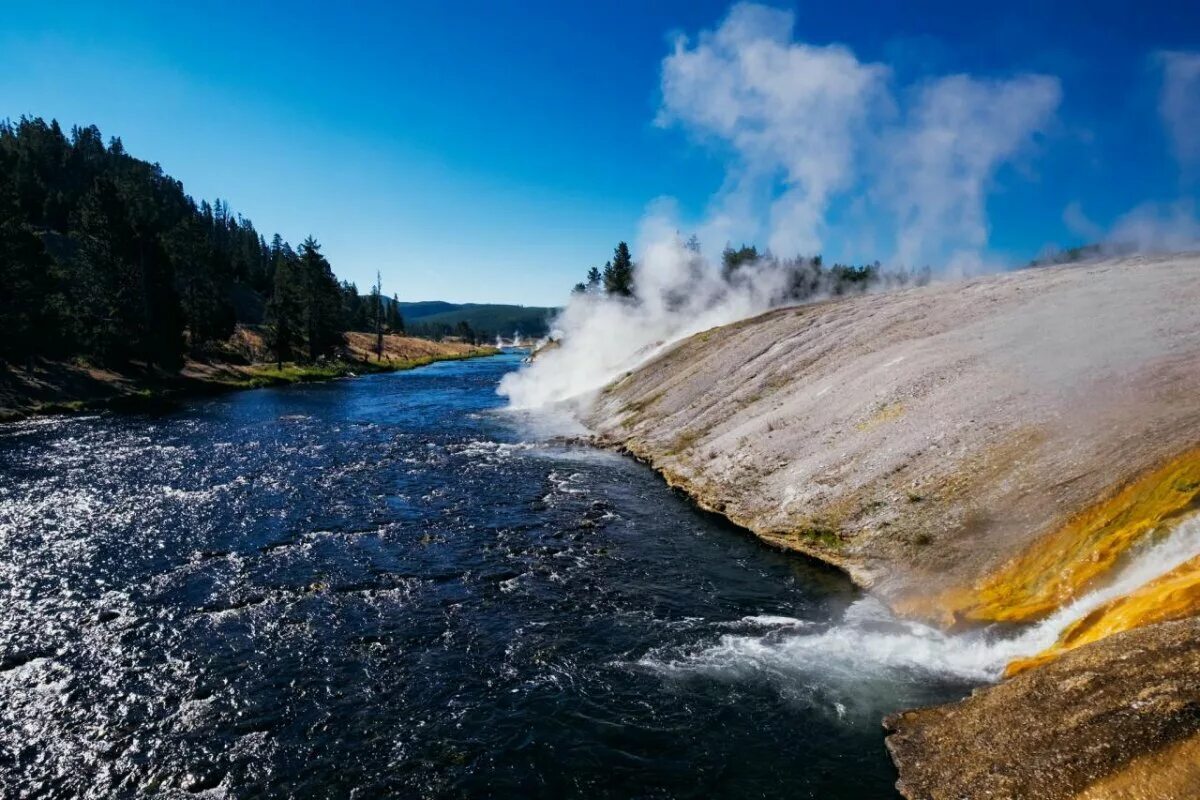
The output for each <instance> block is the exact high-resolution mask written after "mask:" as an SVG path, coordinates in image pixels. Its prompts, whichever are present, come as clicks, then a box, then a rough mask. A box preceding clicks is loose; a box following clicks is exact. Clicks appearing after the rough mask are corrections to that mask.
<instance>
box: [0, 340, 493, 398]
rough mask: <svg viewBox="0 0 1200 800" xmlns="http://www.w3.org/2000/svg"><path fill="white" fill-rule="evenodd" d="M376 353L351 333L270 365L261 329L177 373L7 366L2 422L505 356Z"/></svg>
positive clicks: (408, 345) (407, 343)
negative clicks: (323, 353) (319, 356)
mask: <svg viewBox="0 0 1200 800" xmlns="http://www.w3.org/2000/svg"><path fill="white" fill-rule="evenodd" d="M374 348H375V337H374V335H372V334H368V333H357V332H351V333H347V334H346V336H345V346H344V347H343V348H342V349H341V350H340V352H339V353H338V354H337V355H336V357H335V358H332V359H329V360H326V361H321V362H317V363H304V362H285V363H283V364H277V363H275V362H272V361H269V360H266V353H265V348H264V347H263V343H262V337H261V335H260V334H259V333H258V332H257V331H255V330H254V329H252V328H246V327H239V328H238V330H237V332H236V333H235V334H234V337H233V338H232V339H231V340H230V342H229V343H227V345H226V346H224V347H222V348H220V349H218V350H216V351H214V352H213V353H211V354H209V355H207V356H205V357H195V358H189V359H187V360H186V361H185V362H184V364H183V366H182V367H181V368H180V369H179V370H178V371H169V370H164V369H161V368H158V367H154V366H147V365H137V364H133V365H128V366H125V367H122V368H121V369H119V370H116V369H108V368H104V367H98V366H93V365H89V364H85V363H72V362H61V361H47V360H42V359H39V360H36V361H35V362H34V363H33V364H32V365H23V366H16V365H8V366H6V367H0V421H11V420H16V419H22V418H25V417H30V416H39V415H45V414H69V413H77V412H80V411H89V410H97V409H114V410H121V409H137V408H147V407H153V406H156V405H160V404H164V403H172V402H175V401H177V400H181V399H184V398H187V397H195V396H202V395H206V394H216V393H221V392H228V391H237V390H242V389H257V388H262V387H265V386H284V385H289V384H294V383H308V382H312V381H324V380H334V379H337V378H344V377H352V376H357V375H364V374H371V373H379V372H396V371H400V370H407V369H414V368H416V367H421V366H425V365H427V364H432V363H435V362H438V361H452V360H459V359H464V358H476V357H479V356H488V355H495V354H496V353H497V352H499V351H498V350H496V348H494V347H481V346H476V345H471V344H466V343H463V342H454V341H446V342H435V341H432V340H429V339H418V338H414V337H408V336H395V335H391V334H388V335H385V336H384V348H383V353H382V356H381V357H379V356H377V355H376V353H375V350H374Z"/></svg>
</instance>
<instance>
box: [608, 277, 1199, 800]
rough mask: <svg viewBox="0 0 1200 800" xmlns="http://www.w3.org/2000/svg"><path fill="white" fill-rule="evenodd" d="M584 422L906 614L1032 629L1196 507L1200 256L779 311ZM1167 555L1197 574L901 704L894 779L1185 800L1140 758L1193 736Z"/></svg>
mask: <svg viewBox="0 0 1200 800" xmlns="http://www.w3.org/2000/svg"><path fill="white" fill-rule="evenodd" d="M584 417H585V422H586V423H587V424H588V425H589V426H590V427H591V428H592V430H593V431H594V432H595V433H596V435H597V439H598V440H599V441H600V442H602V443H605V444H608V445H610V446H615V447H620V448H623V449H625V450H626V451H628V452H629V453H631V454H633V455H635V456H636V457H638V458H640V459H641V460H643V461H646V462H647V463H649V464H650V465H651V466H652V467H654V468H655V469H656V470H657V471H659V472H660V473H661V474H662V475H663V476H664V478H665V479H666V480H667V481H668V482H669V483H671V484H672V485H673V486H676V487H678V488H680V489H681V490H683V491H684V492H686V493H687V494H688V495H690V496H691V497H692V498H694V499H695V500H696V502H697V503H698V504H699V505H701V506H702V507H704V508H706V509H709V510H712V511H716V512H718V513H721V514H723V515H725V516H726V517H728V518H729V519H730V520H731V521H733V522H735V523H737V524H738V525H741V526H742V527H745V528H747V529H748V530H750V531H751V532H753V533H754V534H756V535H757V536H759V537H760V538H762V539H763V540H765V541H767V542H769V543H772V544H774V545H777V546H780V547H783V548H786V549H791V550H797V551H800V552H803V553H806V554H808V555H810V556H813V557H816V558H819V559H821V560H823V561H826V562H829V563H831V564H834V565H836V566H838V567H840V568H842V569H843V570H845V571H846V572H847V573H849V574H850V576H851V577H852V578H853V579H854V580H855V582H856V583H858V584H859V585H860V586H863V587H864V588H867V589H869V590H871V591H873V592H875V593H876V594H878V595H879V596H880V597H881V598H883V599H884V600H885V601H887V602H888V603H889V604H890V605H891V606H892V608H893V609H895V610H896V611H897V612H898V613H900V614H904V615H908V616H915V617H918V618H921V619H924V620H928V621H931V622H934V623H936V624H939V625H941V626H943V627H947V628H955V627H960V628H965V627H973V626H979V625H986V624H993V623H1003V624H1020V625H1026V624H1032V623H1034V622H1036V621H1038V620H1042V619H1045V618H1046V617H1047V616H1048V615H1050V614H1052V613H1054V612H1056V611H1057V610H1059V609H1062V608H1064V607H1066V606H1068V605H1070V604H1071V603H1074V602H1077V601H1080V600H1081V599H1082V600H1085V601H1086V600H1089V599H1092V598H1096V597H1098V596H1099V595H1098V593H1099V592H1100V591H1101V590H1102V589H1103V588H1104V587H1105V586H1106V585H1108V584H1109V583H1111V582H1112V581H1113V580H1114V576H1118V577H1119V576H1120V575H1121V574H1122V573H1121V570H1122V569H1124V568H1127V566H1128V565H1129V563H1130V562H1131V560H1133V559H1134V558H1135V557H1136V556H1137V555H1138V554H1139V553H1141V552H1143V551H1144V550H1145V548H1146V547H1148V546H1149V544H1151V543H1153V542H1156V541H1159V540H1163V539H1166V538H1167V537H1169V536H1171V535H1172V532H1173V531H1174V530H1175V529H1176V527H1177V526H1178V525H1179V523H1180V521H1181V520H1183V519H1186V518H1188V517H1189V515H1191V514H1192V513H1194V512H1195V511H1196V510H1197V509H1198V508H1200V456H1198V455H1197V453H1200V450H1198V449H1197V448H1200V257H1197V256H1195V255H1182V256H1170V257H1154V258H1149V257H1134V258H1127V259H1122V260H1114V261H1108V262H1099V263H1092V264H1086V265H1081V266H1074V267H1069V268H1049V269H1035V270H1026V271H1021V272H1016V273H1009V274H1005V275H1000V276H991V277H986V278H979V279H974V280H970V281H964V282H960V283H955V284H941V285H935V286H930V287H925V288H921V289H910V290H904V291H899V292H892V293H888V294H881V295H874V296H866V297H858V298H851V299H844V300H837V301H830V302H825V303H819V304H815V305H812V306H805V307H797V308H790V309H781V310H778V311H773V312H770V313H768V314H765V315H762V316H760V317H756V318H753V319H749V320H745V321H742V322H739V323H735V324H733V325H729V326H726V327H723V328H718V329H714V330H711V331H706V332H704V333H700V334H697V335H695V336H693V337H691V338H689V339H687V340H684V341H683V342H680V343H677V344H676V345H674V346H672V347H670V348H667V349H666V350H665V351H664V352H662V353H660V354H659V355H657V356H656V357H655V358H653V359H651V360H650V361H648V362H647V363H645V364H643V365H642V366H640V367H639V368H637V369H635V370H633V371H632V372H630V373H627V374H626V375H624V376H622V377H620V378H619V379H618V380H616V381H615V382H613V383H612V384H610V385H609V386H608V387H606V388H605V389H604V390H603V391H602V392H600V393H599V395H598V396H597V397H596V398H595V399H594V402H592V403H591V405H590V407H589V408H588V410H587V411H586V412H585V414H584ZM1169 566H1170V567H1172V568H1176V569H1177V570H1182V574H1172V575H1171V576H1170V579H1169V580H1167V579H1165V578H1162V577H1161V576H1158V575H1152V576H1150V577H1151V578H1153V579H1157V581H1158V582H1157V583H1156V582H1155V580H1148V581H1147V582H1146V584H1145V585H1144V586H1142V585H1139V586H1137V587H1134V588H1135V589H1136V591H1134V592H1132V593H1131V594H1130V595H1128V596H1125V597H1117V598H1113V599H1111V600H1109V601H1108V602H1106V603H1104V604H1101V603H1099V602H1098V601H1097V602H1096V603H1095V604H1094V605H1096V606H1097V609H1096V610H1095V611H1093V612H1092V614H1091V615H1090V617H1089V618H1088V619H1084V620H1080V621H1078V622H1077V623H1076V626H1074V627H1076V628H1077V627H1078V626H1079V625H1082V626H1084V628H1089V626H1090V631H1089V632H1088V634H1087V636H1086V637H1085V639H1084V641H1085V643H1083V644H1082V645H1081V646H1078V647H1077V648H1076V649H1071V648H1067V647H1062V648H1059V649H1056V650H1054V651H1053V652H1048V653H1047V654H1046V655H1045V656H1044V657H1042V658H1041V659H1039V660H1037V661H1035V662H1031V663H1030V664H1027V665H1026V667H1027V668H1024V671H1022V672H1021V674H1018V675H1016V677H1013V678H1011V679H1009V680H1006V681H1004V682H1002V683H999V684H997V685H995V686H992V687H989V688H984V689H981V690H979V691H978V692H977V693H976V694H975V695H973V696H972V697H971V698H969V699H968V700H965V701H963V702H961V703H957V704H952V705H950V706H946V707H943V708H941V709H932V710H925V711H920V712H905V713H904V714H899V715H896V716H894V717H892V718H889V721H888V726H889V730H890V731H891V737H890V739H889V748H890V750H891V752H892V753H893V756H894V759H895V761H896V763H897V766H898V768H899V770H900V775H901V781H900V784H899V788H900V789H901V791H902V792H903V793H905V795H906V796H908V797H911V798H916V797H1008V796H1013V797H1021V796H1036V797H1076V796H1078V797H1093V796H1095V797H1100V796H1127V795H1123V794H1120V793H1119V792H1120V791H1135V792H1136V791H1140V792H1142V795H1139V796H1154V797H1174V796H1181V795H1178V794H1173V793H1172V792H1175V791H1176V790H1175V789H1174V788H1172V787H1174V786H1175V783H1172V781H1175V782H1176V783H1178V782H1180V781H1182V782H1183V784H1180V785H1184V784H1187V783H1188V782H1194V781H1195V780H1196V776H1195V775H1194V774H1192V773H1190V772H1188V771H1187V770H1182V771H1181V769H1176V768H1174V767H1172V768H1171V769H1166V768H1162V767H1161V765H1160V766H1159V767H1156V768H1150V767H1149V766H1147V765H1153V764H1158V763H1159V762H1160V761H1164V762H1170V763H1171V764H1174V763H1175V762H1178V761H1179V758H1172V757H1171V754H1172V753H1176V754H1179V753H1183V752H1184V751H1185V750H1187V749H1188V748H1190V747H1195V746H1196V745H1195V741H1196V737H1198V736H1200V683H1198V682H1197V674H1198V673H1200V669H1198V668H1200V664H1198V663H1197V655H1196V654H1197V652H1200V647H1196V638H1195V633H1196V632H1197V630H1198V629H1197V628H1196V625H1197V623H1196V621H1195V619H1194V618H1192V615H1194V614H1195V613H1196V611H1197V610H1198V609H1200V591H1196V590H1195V588H1196V586H1198V585H1200V581H1197V580H1196V577H1197V576H1200V559H1193V560H1192V561H1185V562H1184V563H1181V564H1180V565H1178V566H1177V567H1176V565H1174V564H1172V565H1169ZM1163 571H1164V572H1167V571H1169V570H1168V569H1167V568H1166V567H1164V570H1163ZM1139 592H1140V593H1141V594H1140V595H1139ZM1131 598H1133V599H1136V600H1137V601H1138V602H1133V600H1132V599H1131ZM1085 605H1086V604H1085ZM1164 608H1167V609H1169V611H1168V612H1166V613H1164V612H1163V609H1164ZM1150 609H1153V612H1151V611H1150ZM1096 615H1099V617H1098V618H1091V617H1096ZM1086 642H1090V643H1086ZM1029 655H1030V656H1033V655H1036V654H1032V653H1031V654H1029ZM1042 662H1045V663H1042ZM1089 686H1091V687H1093V689H1094V691H1091V690H1087V687H1089ZM1089 691H1091V693H1089ZM988 731H990V732H992V733H991V734H987V732H988ZM951 738H955V739H956V740H955V744H954V746H953V747H950V746H949V744H948V742H949V740H950V739H951ZM1189 752H1190V751H1189ZM1156 759H1158V760H1157V761H1156ZM1185 760H1186V759H1185ZM1189 763H1190V762H1189ZM1106 787H1107V788H1106ZM1122 787H1124V788H1122ZM1129 787H1133V789H1129ZM1089 792H1090V794H1089ZM1097 792H1101V793H1100V794H1097ZM1103 792H1109V794H1103ZM1114 792H1115V794H1114ZM1129 796H1133V795H1129Z"/></svg>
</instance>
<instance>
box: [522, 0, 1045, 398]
mask: <svg viewBox="0 0 1200 800" xmlns="http://www.w3.org/2000/svg"><path fill="white" fill-rule="evenodd" d="M794 22H795V18H794V16H793V14H792V13H791V12H788V11H782V10H779V9H773V8H768V7H765V6H761V5H755V4H750V3H743V4H739V5H736V6H734V7H733V8H732V9H731V11H730V13H729V15H728V16H727V17H726V18H725V19H724V20H723V21H722V22H721V24H720V25H719V26H717V27H716V28H715V29H714V30H711V31H705V32H702V33H700V35H699V36H698V37H696V39H695V40H694V41H692V40H690V39H688V38H687V37H684V36H681V37H679V38H678V39H677V40H676V41H675V43H674V47H673V49H672V51H671V53H670V54H669V55H668V56H667V57H666V58H665V59H664V60H663V65H662V107H661V109H660V111H659V114H658V119H657V122H658V124H659V125H662V126H670V125H678V126H680V127H682V128H683V129H685V130H686V131H688V132H689V133H691V134H692V135H693V136H695V137H696V138H697V139H698V140H699V141H702V142H708V143H712V144H714V145H715V146H717V147H718V148H721V149H728V150H730V151H732V157H731V158H730V159H729V164H728V168H727V171H726V176H725V181H724V185H723V186H722V187H721V189H720V190H719V191H718V192H717V194H716V195H715V197H714V198H713V201H712V203H711V205H710V208H709V212H708V214H707V217H706V218H705V219H703V220H699V221H697V222H695V223H694V224H687V225H683V224H681V223H680V221H679V220H678V219H677V218H676V217H677V215H676V214H675V213H674V210H673V206H672V205H671V204H670V202H669V201H659V202H657V203H656V204H655V205H654V206H653V207H652V209H651V212H650V213H649V214H648V216H647V218H646V219H645V220H644V221H643V224H642V230H641V233H640V236H639V239H638V241H637V242H636V243H635V244H636V246H635V249H634V252H635V256H636V257H637V262H638V263H637V270H636V275H635V287H634V295H635V296H634V298H632V299H626V298H612V297H604V296H597V295H573V296H572V298H571V300H570V302H569V303H568V304H567V306H566V308H565V309H564V310H563V312H562V313H561V314H560V315H559V317H558V318H557V319H556V320H555V324H554V328H555V332H554V335H555V338H556V339H557V340H558V341H559V342H560V346H559V347H557V348H556V349H553V350H548V351H545V352H543V353H542V354H541V355H540V356H539V357H538V358H537V359H536V360H535V361H534V362H533V363H532V364H531V365H529V366H528V367H527V368H526V369H523V370H521V371H519V372H517V373H513V374H510V375H508V376H507V377H506V378H505V379H504V380H503V382H502V383H501V385H500V393H501V394H503V395H506V396H507V397H508V398H509V400H510V402H511V405H512V406H514V407H518V408H530V407H536V406H540V405H544V404H547V403H553V402H559V401H563V400H567V399H569V398H573V397H577V396H580V395H582V394H586V393H588V392H590V391H593V390H595V389H598V388H600V387H601V386H603V385H604V384H605V383H607V382H608V381H610V380H612V379H613V378H615V377H616V376H617V375H619V374H620V373H621V372H622V371H624V370H627V369H630V368H632V367H634V366H636V365H637V364H638V363H641V362H642V361H644V360H646V359H648V358H650V357H651V356H653V355H654V354H655V353H656V352H659V351H660V350H661V348H663V347H665V346H666V345H668V344H670V343H671V342H674V341H677V340H679V339H680V338H682V337H684V336H687V335H690V334H692V333H695V332H697V331H700V330H704V329H707V328H710V327H713V326H716V325H722V324H725V323H728V322H732V321H734V320H737V319H741V318H744V317H746V316H750V315H752V314H754V313H757V312H761V311H764V310H766V309H768V308H770V307H771V306H772V305H773V304H776V303H778V302H780V300H781V299H782V298H783V297H784V296H785V293H784V292H783V288H784V287H783V284H784V283H785V282H786V280H787V278H786V276H785V275H783V274H781V273H780V271H779V270H773V269H771V268H770V265H769V264H765V263H764V264H756V265H751V266H749V267H748V268H745V269H743V270H741V271H740V272H739V274H738V278H737V280H735V281H727V280H725V279H724V278H723V277H722V276H721V274H720V270H719V269H718V267H717V265H715V264H713V263H711V262H709V261H708V260H706V259H705V258H703V257H701V256H699V255H698V254H697V253H695V252H693V251H691V250H689V249H688V248H686V247H685V246H684V245H683V243H682V241H681V239H680V236H679V234H678V231H680V230H695V231H697V233H698V234H699V238H700V240H701V241H702V242H703V243H704V247H705V251H706V252H709V253H711V252H716V251H719V250H720V249H721V247H722V246H724V245H725V244H726V243H728V242H740V241H758V242H765V243H766V244H767V245H768V246H769V248H770V249H771V250H772V251H773V252H774V253H775V254H777V255H779V256H785V257H786V256H795V255H802V256H812V255H815V254H817V253H820V252H821V251H822V250H823V249H825V248H826V247H827V246H828V245H829V243H830V242H831V241H833V240H837V241H841V242H842V243H843V244H846V243H850V244H851V245H852V243H853V240H855V239H858V240H861V239H862V238H864V237H866V236H867V234H866V233H865V231H866V230H867V229H869V228H873V227H875V226H878V227H879V228H880V230H871V231H870V238H871V239H872V240H873V241H874V242H875V243H876V244H877V245H879V244H881V243H883V242H887V241H889V240H890V241H892V242H893V247H892V250H893V253H894V256H893V258H892V263H893V264H895V265H896V266H898V267H921V266H925V265H939V266H943V267H945V266H949V267H950V268H951V269H953V270H954V271H956V272H966V271H978V270H979V269H980V268H981V267H982V265H983V260H984V254H985V249H986V246H987V239H988V226H987V219H986V209H985V201H986V197H987V194H988V191H989V188H990V186H991V184H992V182H993V180H994V178H995V174H996V172H997V171H998V169H999V168H1000V167H1001V166H1002V165H1003V164H1005V163H1006V162H1008V161H1010V160H1012V159H1015V158H1017V157H1019V156H1020V155H1021V154H1023V153H1024V152H1026V151H1027V150H1029V149H1031V147H1032V146H1033V145H1034V144H1035V142H1036V137H1037V135H1038V134H1039V132H1041V131H1043V130H1044V129H1045V128H1046V127H1047V126H1048V125H1050V123H1051V122H1052V120H1053V117H1054V114H1055V111H1056V109H1057V106H1058V103H1059V99H1060V94H1061V92H1060V89H1059V82H1058V80H1057V79H1056V78H1053V77H1049V76H1044V75H1021V76H1016V77H1013V78H1010V79H986V80H984V79H977V78H973V77H971V76H968V75H951V76H946V77H942V78H939V79H936V80H931V81H929V82H927V83H923V84H921V85H918V86H910V87H904V90H903V91H900V92H897V91H895V90H894V88H893V86H892V85H891V84H892V70H891V69H890V68H889V67H888V66H886V65H884V64H876V63H865V62H863V61H860V60H859V59H858V57H857V56H856V55H855V54H854V53H853V52H852V51H851V50H850V49H848V48H846V47H843V46H840V45H827V46H818V45H810V44H807V43H804V42H800V41H796V40H795V39H794V37H793V27H794ZM849 207H853V211H854V214H853V216H855V217H856V218H862V219H870V220H884V222H882V223H880V222H874V223H871V224H862V225H858V226H855V229H854V230H853V231H852V232H851V231H843V230H839V229H838V227H837V226H835V225H832V224H831V219H832V218H834V217H837V216H838V215H837V214H836V213H834V212H835V211H838V210H841V211H845V210H846V209H847V208H849ZM882 246H883V247H884V248H885V249H884V251H883V252H886V244H884V245H882ZM843 249H851V248H848V247H843Z"/></svg>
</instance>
